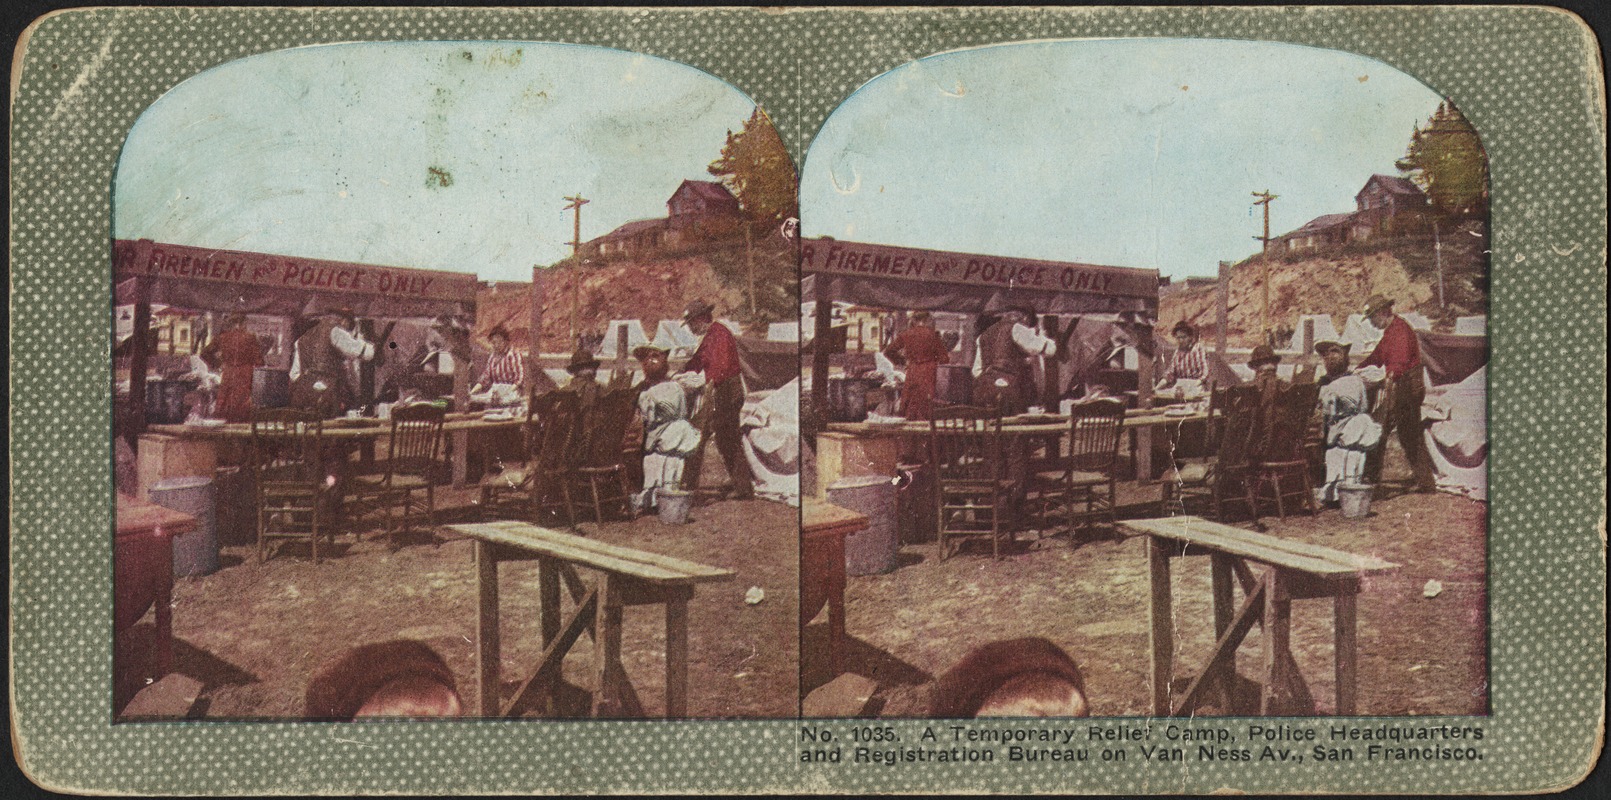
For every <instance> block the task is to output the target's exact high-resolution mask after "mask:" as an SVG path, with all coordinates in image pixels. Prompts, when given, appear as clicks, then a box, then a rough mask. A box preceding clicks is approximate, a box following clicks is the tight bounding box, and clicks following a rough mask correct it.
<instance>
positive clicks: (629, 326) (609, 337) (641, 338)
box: [597, 319, 649, 359]
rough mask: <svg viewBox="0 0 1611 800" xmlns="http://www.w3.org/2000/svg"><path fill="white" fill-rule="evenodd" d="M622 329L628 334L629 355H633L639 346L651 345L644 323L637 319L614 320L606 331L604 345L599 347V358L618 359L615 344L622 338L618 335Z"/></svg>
mask: <svg viewBox="0 0 1611 800" xmlns="http://www.w3.org/2000/svg"><path fill="white" fill-rule="evenodd" d="M622 328H626V332H627V354H628V355H631V353H632V351H633V349H635V348H636V347H638V345H644V344H648V343H649V335H648V334H646V333H644V331H643V321H642V320H636V319H612V320H610V327H609V328H608V329H607V330H605V331H604V343H603V344H602V345H601V346H600V347H599V351H598V354H597V355H598V357H599V358H602V359H611V358H615V357H616V352H615V343H616V341H617V340H618V339H619V338H620V336H621V334H620V333H618V332H617V331H619V330H620V329H622Z"/></svg>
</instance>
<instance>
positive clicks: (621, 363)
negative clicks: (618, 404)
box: [610, 325, 632, 383]
mask: <svg viewBox="0 0 1611 800" xmlns="http://www.w3.org/2000/svg"><path fill="white" fill-rule="evenodd" d="M628 358H629V356H628V355H627V326H625V325H618V326H616V328H615V366H614V367H612V368H611V369H612V370H613V371H614V373H615V374H614V375H611V376H610V377H611V383H614V382H615V380H617V379H625V380H629V381H630V379H631V376H630V373H631V371H632V370H631V366H632V363H631V362H630V361H628V360H627V359H628ZM623 376H626V377H625V378H623Z"/></svg>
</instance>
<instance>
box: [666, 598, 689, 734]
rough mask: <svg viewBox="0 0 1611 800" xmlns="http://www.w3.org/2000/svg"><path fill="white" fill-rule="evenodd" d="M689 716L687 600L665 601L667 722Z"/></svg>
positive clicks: (674, 599)
mask: <svg viewBox="0 0 1611 800" xmlns="http://www.w3.org/2000/svg"><path fill="white" fill-rule="evenodd" d="M686 716H688V601H687V600H686V599H684V598H683V596H682V595H677V596H675V597H668V598H667V599H666V719H682V718H683V717H686Z"/></svg>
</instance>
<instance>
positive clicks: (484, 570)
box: [475, 542, 502, 717]
mask: <svg viewBox="0 0 1611 800" xmlns="http://www.w3.org/2000/svg"><path fill="white" fill-rule="evenodd" d="M475 572H476V595H477V597H478V603H477V605H476V624H475V641H476V651H475V667H476V670H475V672H476V689H477V693H478V697H477V702H478V703H479V704H480V712H481V716H483V717H491V716H496V715H497V714H498V674H499V668H500V665H499V659H500V658H502V656H501V655H500V653H499V649H500V648H499V642H498V557H497V553H495V552H493V545H492V544H490V543H488V542H476V543H475Z"/></svg>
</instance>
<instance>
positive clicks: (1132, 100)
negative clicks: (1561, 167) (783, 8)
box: [800, 39, 1440, 277]
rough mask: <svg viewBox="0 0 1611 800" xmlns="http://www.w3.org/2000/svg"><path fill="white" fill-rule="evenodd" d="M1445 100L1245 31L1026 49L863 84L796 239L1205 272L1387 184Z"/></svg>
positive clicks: (839, 117)
mask: <svg viewBox="0 0 1611 800" xmlns="http://www.w3.org/2000/svg"><path fill="white" fill-rule="evenodd" d="M1439 100H1440V98H1439V97H1438V95H1437V94H1435V93H1434V92H1433V91H1432V90H1430V89H1428V88H1427V87H1426V86H1424V85H1422V84H1421V83H1420V82H1418V81H1416V80H1415V79H1413V78H1411V77H1409V76H1407V75H1405V74H1404V73H1401V72H1399V71H1397V70H1395V69H1393V68H1391V67H1388V66H1387V65H1385V64H1383V63H1381V62H1378V61H1374V60H1371V59H1366V58H1362V57H1359V56H1355V55H1352V54H1348V53H1342V52H1337V51H1332V50H1320V49H1314V48H1307V47H1299V46H1295V45H1282V44H1269V43H1258V42H1241V41H1205V40H1185V39H1150V40H1149V39H1133V40H1088V41H1061V42H1037V43H1030V44H1016V45H1002V46H996V47H988V48H982V49H975V50H967V51H961V52H956V53H947V54H943V55H938V56H933V57H930V58H926V59H922V60H919V61H915V62H912V63H910V64H907V65H904V66H902V67H899V68H897V69H895V70H892V71H891V72H888V73H886V74H884V75H882V76H880V77H878V78H876V79H874V80H872V81H870V82H869V83H868V84H867V85H866V86H863V87H862V88H861V89H860V90H859V91H857V92H856V93H855V94H854V95H853V96H852V97H851V98H850V99H848V100H846V101H845V102H844V103H843V104H842V105H841V106H840V107H839V108H838V109H837V110H836V111H835V112H834V113H833V115H832V116H831V117H830V118H829V119H828V121H827V123H826V124H824V126H823V128H822V130H821V132H820V133H818V135H817V137H816V139H815V140H814V141H813V143H812V145H811V150H810V152H809V153H808V154H807V156H806V161H805V165H804V167H803V169H802V176H801V182H800V192H801V202H800V208H801V212H800V213H801V219H802V227H803V232H804V234H805V235H806V236H823V235H828V236H834V237H837V238H840V239H848V240H854V241H861V242H871V243H878V244H891V245H903V246H909V247H927V248H933V249H938V250H957V251H963V252H976V253H985V254H989V255H1002V256H1017V257H1025V258H1044V259H1052V260H1059V261H1078V262H1086V263H1096V264H1107V265H1112V266H1125V267H1145V268H1156V269H1158V270H1160V271H1161V272H1162V273H1163V274H1164V275H1169V276H1173V277H1183V276H1186V275H1212V274H1214V272H1215V270H1216V265H1217V264H1218V262H1219V261H1220V260H1238V259H1241V258H1243V257H1245V256H1247V255H1250V254H1252V253H1253V252H1255V251H1257V250H1258V248H1259V246H1260V245H1259V243H1258V242H1257V241H1255V240H1254V239H1253V238H1252V237H1254V236H1256V235H1259V234H1260V233H1261V232H1262V225H1263V219H1262V216H1261V213H1260V212H1255V211H1254V210H1253V208H1252V205H1251V203H1252V201H1253V199H1254V198H1253V197H1252V196H1251V193H1252V192H1255V191H1264V190H1269V191H1271V192H1273V193H1275V194H1276V195H1279V199H1277V200H1276V201H1275V203H1274V204H1273V206H1272V208H1271V217H1270V226H1271V235H1278V234H1280V233H1284V232H1286V231H1289V230H1292V229H1293V228H1296V227H1298V226H1299V225H1302V224H1303V223H1304V222H1307V221H1308V220H1310V219H1313V218H1314V217H1317V216H1319V215H1321V214H1330V213H1339V212H1347V211H1352V210H1353V209H1354V200H1353V197H1354V194H1355V193H1356V192H1358V191H1359V189H1360V187H1362V186H1363V185H1364V183H1365V181H1366V179H1367V178H1369V177H1370V175H1371V174H1372V173H1383V174H1388V175H1397V174H1398V171H1397V170H1396V169H1395V168H1394V166H1393V161H1394V159H1396V158H1398V157H1401V156H1402V155H1403V154H1404V150H1405V148H1406V146H1407V145H1408V144H1409V138H1410V134H1411V131H1412V129H1413V126H1414V125H1415V124H1416V123H1417V122H1418V121H1424V120H1425V119H1426V118H1427V117H1428V116H1429V115H1431V113H1432V112H1433V111H1434V110H1435V109H1436V108H1437V105H1438V102H1439Z"/></svg>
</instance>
